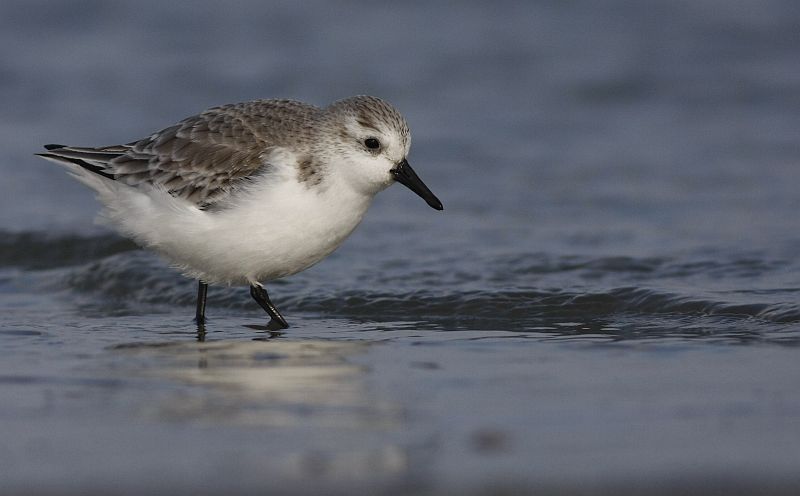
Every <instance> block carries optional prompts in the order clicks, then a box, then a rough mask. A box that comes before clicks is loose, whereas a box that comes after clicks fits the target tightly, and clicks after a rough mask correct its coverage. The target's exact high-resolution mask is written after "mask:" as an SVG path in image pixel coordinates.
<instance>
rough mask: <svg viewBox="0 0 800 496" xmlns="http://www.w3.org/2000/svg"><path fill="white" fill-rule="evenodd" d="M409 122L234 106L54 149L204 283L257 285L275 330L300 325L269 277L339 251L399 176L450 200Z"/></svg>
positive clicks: (112, 211)
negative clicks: (419, 168) (139, 132)
mask: <svg viewBox="0 0 800 496" xmlns="http://www.w3.org/2000/svg"><path fill="white" fill-rule="evenodd" d="M410 144H411V135H410V133H409V130H408V125H407V124H406V121H405V119H404V118H403V116H402V115H400V113H399V112H398V111H397V110H396V109H395V108H394V107H392V106H391V105H390V104H388V103H387V102H385V101H383V100H381V99H379V98H375V97H371V96H356V97H352V98H347V99H344V100H339V101H337V102H334V103H333V104H331V105H330V106H328V107H326V108H318V107H315V106H313V105H309V104H306V103H301V102H297V101H292V100H255V101H251V102H245V103H238V104H231V105H223V106H221V107H214V108H211V109H208V110H206V111H204V112H202V113H200V114H198V115H195V116H192V117H188V118H186V119H184V120H182V121H181V122H179V123H178V124H176V125H174V126H171V127H168V128H166V129H164V130H162V131H159V132H157V133H154V134H152V135H150V136H148V137H147V138H144V139H140V140H138V141H134V142H131V143H128V144H126V145H115V146H104V147H99V148H84V147H73V146H62V145H45V148H46V149H47V151H46V152H43V153H39V154H37V155H39V156H41V157H44V158H46V159H49V160H52V161H55V162H57V163H58V164H60V165H63V166H65V167H67V168H68V169H69V172H70V173H71V174H72V175H73V176H74V177H75V178H77V179H78V180H79V181H81V182H82V183H84V184H86V185H87V186H89V187H90V188H92V189H93V190H95V192H96V194H97V197H98V199H99V200H100V202H101V203H102V204H103V205H104V207H105V208H104V210H103V212H102V214H101V217H102V218H103V219H104V220H106V221H107V222H108V223H109V224H111V225H112V226H113V227H115V228H116V229H117V230H118V231H119V232H121V233H122V234H123V235H125V236H128V237H130V238H132V239H133V240H134V241H136V242H137V243H138V244H140V245H142V246H145V247H147V248H151V249H153V250H155V251H156V252H158V253H160V254H162V255H164V256H165V257H166V258H167V259H168V260H170V261H171V262H172V263H173V264H174V265H175V266H176V267H177V268H178V269H180V270H181V271H182V272H183V273H184V274H185V275H187V276H189V277H193V278H195V279H197V280H198V293H197V311H196V319H197V323H198V325H200V326H202V325H203V323H204V322H205V302H206V292H207V289H208V284H226V285H245V284H247V285H249V286H250V295H251V296H252V297H253V299H254V300H255V301H256V302H258V304H259V305H260V306H261V307H262V308H263V309H264V310H265V311H266V312H267V313H268V314H269V316H270V323H269V325H268V327H269V328H270V329H279V328H286V327H288V324H287V323H286V320H285V319H284V318H283V316H282V315H281V314H280V312H278V309H277V308H275V306H274V305H273V304H272V302H271V301H270V298H269V295H268V294H267V291H266V290H265V289H264V286H263V285H262V283H263V282H266V281H270V280H273V279H277V278H280V277H285V276H288V275H291V274H295V273H297V272H300V271H302V270H305V269H307V268H309V267H311V266H312V265H314V264H316V263H317V262H319V261H320V260H322V259H323V258H325V257H326V256H328V255H329V254H330V253H331V252H333V251H334V250H335V249H336V248H337V247H338V246H339V245H340V244H341V243H342V242H343V241H344V239H345V238H346V237H347V236H348V235H350V233H352V232H353V229H355V227H356V226H357V225H358V224H359V222H361V219H362V218H363V217H364V214H365V212H366V211H367V208H368V207H369V205H370V203H371V202H372V199H373V198H374V197H375V195H376V194H377V193H378V192H380V191H381V190H383V189H385V188H387V187H388V186H390V185H391V184H392V183H394V182H395V181H397V182H399V183H401V184H403V185H405V186H407V187H408V188H409V189H411V191H413V192H414V193H416V194H418V195H419V196H420V197H422V198H423V199H424V200H425V201H426V202H427V203H428V205H430V206H431V207H433V208H435V209H436V210H442V208H443V207H442V203H441V202H440V201H439V199H438V198H436V196H435V195H434V194H433V193H432V192H431V191H430V190H429V189H428V187H427V186H425V184H424V183H423V182H422V180H420V178H419V177H418V176H417V175H416V173H415V172H414V170H413V169H412V168H411V166H409V165H408V161H407V160H406V156H407V155H408V150H409V146H410Z"/></svg>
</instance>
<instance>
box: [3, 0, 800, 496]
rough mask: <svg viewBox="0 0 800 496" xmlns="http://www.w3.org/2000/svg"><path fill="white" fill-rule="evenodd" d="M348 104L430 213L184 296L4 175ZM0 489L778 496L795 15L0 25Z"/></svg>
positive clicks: (794, 183)
mask: <svg viewBox="0 0 800 496" xmlns="http://www.w3.org/2000/svg"><path fill="white" fill-rule="evenodd" d="M354 94H374V95H376V96H380V97H383V98H385V99H387V100H389V101H391V102H392V103H394V104H395V105H396V106H397V107H398V108H399V109H400V110H401V111H402V112H403V113H404V114H405V116H406V118H407V119H408V121H409V123H410V126H411V129H412V133H413V146H412V153H411V155H410V161H411V163H412V165H414V167H415V169H416V170H417V172H418V173H419V174H420V175H421V176H422V177H423V179H425V181H426V182H427V183H428V185H429V186H430V187H431V189H432V190H434V192H435V193H436V194H437V195H438V196H439V197H440V198H441V199H442V201H443V202H444V204H445V211H444V212H443V213H437V212H434V211H432V210H430V209H429V208H428V207H427V206H426V205H425V204H424V203H423V202H422V201H421V200H420V199H419V198H417V197H416V196H414V195H413V194H412V193H410V192H409V191H407V190H405V189H404V188H401V187H394V188H391V189H390V190H388V191H386V192H384V193H382V194H381V195H380V196H379V197H378V198H377V200H376V202H375V204H374V206H373V208H372V210H371V211H370V213H369V214H368V216H367V218H366V220H365V221H364V223H363V224H362V226H361V227H360V228H359V229H358V230H357V231H356V233H355V234H354V235H353V236H352V238H351V239H349V240H348V241H347V242H346V243H345V245H344V246H343V247H342V248H341V249H340V250H339V251H338V252H336V253H335V254H334V255H333V256H332V257H330V259H328V260H326V261H324V262H322V263H321V264H320V265H318V266H316V267H314V268H313V269H311V270H309V271H307V272H305V273H302V274H300V275H297V276H294V277H291V278H288V279H286V280H285V281H279V282H275V283H273V284H272V285H271V286H270V288H271V289H270V293H271V295H272V297H273V300H274V301H275V303H276V304H277V305H278V307H279V308H281V310H282V311H283V313H284V314H285V315H286V316H287V318H288V319H289V320H290V322H291V324H292V325H293V327H292V328H291V329H289V330H288V331H287V332H285V333H283V334H282V335H275V334H269V333H267V332H265V331H263V330H261V329H260V328H259V324H262V325H263V324H264V323H265V320H266V319H265V316H264V315H263V312H261V310H260V309H258V308H257V307H256V305H255V303H253V302H252V301H251V300H250V299H249V296H248V295H247V291H246V290H244V289H241V288H235V289H227V288H212V289H211V291H210V294H209V308H208V315H209V318H210V322H209V325H208V329H207V330H208V334H207V336H206V342H205V343H198V342H196V341H195V334H194V332H195V329H194V327H193V323H192V320H191V318H192V315H193V312H194V308H193V302H194V295H195V289H196V288H195V284H194V282H192V281H189V280H186V279H183V278H181V277H180V276H179V275H177V274H175V273H174V272H172V271H170V270H169V269H168V268H167V265H166V264H165V263H164V262H163V261H161V260H160V259H158V258H157V257H155V256H153V255H151V254H149V253H146V252H143V251H141V250H138V249H137V248H136V247H135V246H134V245H132V244H130V243H129V242H127V241H125V240H123V239H121V238H119V237H118V236H117V235H115V234H113V233H112V232H110V231H108V230H106V229H104V228H101V227H98V226H95V225H93V224H92V219H93V217H94V214H95V213H96V211H97V210H98V206H97V204H96V202H95V201H94V200H93V198H92V195H91V194H90V192H89V191H88V190H86V189H85V188H83V187H82V186H81V185H79V184H78V183H76V182H75V181H73V180H72V179H70V178H69V177H68V176H67V175H66V174H65V173H64V172H63V171H62V170H60V169H59V168H57V167H56V166H53V165H52V164H49V163H46V162H44V161H41V160H39V159H37V158H36V157H33V155H32V154H33V153H35V152H37V151H38V150H40V147H41V145H42V144H44V143H51V142H56V143H66V144H74V145H109V144H116V143H122V142H128V141H131V140H134V139H137V138H141V137H144V136H146V135H148V134H149V133H151V132H152V131H155V130H158V129H161V128H163V127H166V126H168V125H171V124H172V123H174V122H176V121H178V120H179V119H182V118H183V117H186V116H188V115H191V114H194V113H197V112H199V111H201V110H203V109H204V108H207V107H209V106H213V105H217V104H222V103H229V102H236V101H242V100H248V99H254V98H272V97H286V98H296V99H300V100H305V101H309V102H312V103H315V104H318V105H326V104H327V103H329V102H331V101H333V100H336V99H339V98H343V97H346V96H350V95H354ZM0 116H2V118H0V146H2V150H3V158H2V159H0V174H1V175H2V178H3V179H2V181H0V342H2V347H0V422H2V433H0V438H2V441H0V467H1V468H0V493H2V494H87V493H97V494H111V495H114V494H142V493H143V492H144V493H148V494H153V493H163V494H193V495H197V494H219V493H222V492H224V493H225V494H239V493H241V494H250V493H259V494H265V493H280V494H292V493H297V494H354V493H362V494H367V493H369V494H517V493H520V494H522V493H532V492H536V493H537V494H634V493H646V494H673V493H675V492H678V491H683V492H684V493H695V494H709V493H710V491H711V492H713V491H718V492H725V493H726V494H796V493H797V491H800V475H798V474H800V456H799V455H800V390H799V389H798V384H800V360H799V359H798V358H800V357H799V356H798V346H797V345H798V344H800V262H798V257H797V254H798V251H799V250H800V215H798V210H800V193H798V191H800V189H799V188H798V187H799V186H800V140H798V136H800V3H798V2H794V1H791V0H693V1H634V0H602V1H598V0H585V1H583V0H576V1H569V2H566V1H545V0H543V1H535V2H505V1H499V2H491V3H489V2H477V1H476V2H466V1H464V2H408V3H402V4H398V3H392V4H380V3H375V2H356V1H347V2H322V1H307V2H288V1H286V2H261V1H246V0H235V1H229V2H212V1H195V2H160V1H153V0H142V1H137V2H119V1H99V0H98V1H92V0H86V1H70V2H66V1H65V2H58V1H29V0H25V1H21V0H4V1H3V2H2V4H0Z"/></svg>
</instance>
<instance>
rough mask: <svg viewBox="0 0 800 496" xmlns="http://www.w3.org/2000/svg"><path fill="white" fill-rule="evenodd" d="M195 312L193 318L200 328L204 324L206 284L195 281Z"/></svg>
mask: <svg viewBox="0 0 800 496" xmlns="http://www.w3.org/2000/svg"><path fill="white" fill-rule="evenodd" d="M197 282H198V284H197V311H196V312H195V314H194V318H195V320H196V321H197V325H199V326H201V325H203V324H205V323H206V295H207V294H208V284H206V283H204V282H203V281H197Z"/></svg>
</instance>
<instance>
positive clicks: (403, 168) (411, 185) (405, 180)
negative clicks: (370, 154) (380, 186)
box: [390, 159, 444, 210]
mask: <svg viewBox="0 0 800 496" xmlns="http://www.w3.org/2000/svg"><path fill="white" fill-rule="evenodd" d="M390 172H391V173H392V175H393V176H394V179H395V181H397V182H398V183H400V184H402V185H403V186H406V187H407V188H408V189H410V190H411V191H413V192H414V193H416V194H418V195H419V196H420V198H422V199H423V200H425V201H426V202H427V203H428V205H430V206H431V207H432V208H435V209H436V210H444V207H443V206H442V202H440V201H439V199H438V198H436V195H434V194H433V193H431V190H429V189H428V187H427V186H425V183H423V182H422V179H420V178H419V176H418V175H417V173H416V172H414V169H412V168H411V166H410V165H408V161H407V160H406V159H403V161H402V162H400V163H399V164H397V166H396V167H395V168H394V169H392V170H391V171H390Z"/></svg>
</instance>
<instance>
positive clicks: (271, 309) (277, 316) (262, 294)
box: [250, 285, 289, 329]
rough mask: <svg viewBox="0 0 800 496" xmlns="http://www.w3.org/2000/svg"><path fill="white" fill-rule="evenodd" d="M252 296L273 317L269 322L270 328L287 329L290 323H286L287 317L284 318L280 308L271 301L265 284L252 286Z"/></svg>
mask: <svg viewBox="0 0 800 496" xmlns="http://www.w3.org/2000/svg"><path fill="white" fill-rule="evenodd" d="M250 296H252V297H253V299H254V300H256V303H258V304H259V305H261V308H263V309H264V311H265V312H267V313H268V314H269V316H270V317H271V320H270V321H269V324H267V327H268V328H270V329H286V328H287V327H289V324H287V323H286V319H284V318H283V315H281V313H280V312H279V311H278V309H277V308H275V305H273V304H272V302H271V301H270V299H269V295H268V294H267V290H266V289H264V287H263V286H255V285H253V286H250Z"/></svg>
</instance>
